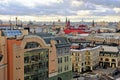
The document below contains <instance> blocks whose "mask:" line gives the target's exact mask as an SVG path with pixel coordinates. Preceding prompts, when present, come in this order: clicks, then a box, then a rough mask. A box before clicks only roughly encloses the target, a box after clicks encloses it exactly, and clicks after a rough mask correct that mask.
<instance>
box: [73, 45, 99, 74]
mask: <svg viewBox="0 0 120 80" xmlns="http://www.w3.org/2000/svg"><path fill="white" fill-rule="evenodd" d="M100 50H101V46H97V47H92V48H85V49H81V50H77V49H71V56H72V69H73V71H74V72H84V71H89V70H93V69H95V68H96V67H97V66H98V65H99V52H100Z"/></svg>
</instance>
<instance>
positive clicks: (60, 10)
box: [0, 0, 120, 20]
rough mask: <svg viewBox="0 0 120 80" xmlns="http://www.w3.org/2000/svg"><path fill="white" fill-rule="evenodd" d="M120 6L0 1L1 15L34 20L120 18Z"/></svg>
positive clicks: (76, 0)
mask: <svg viewBox="0 0 120 80" xmlns="http://www.w3.org/2000/svg"><path fill="white" fill-rule="evenodd" d="M119 4H120V0H109V1H108V0H42V1H41V0H14V1H13V0H0V15H3V16H4V15H6V16H7V15H9V16H28V17H29V18H32V19H35V18H33V17H36V16H41V17H46V16H48V17H49V16H50V17H49V19H50V18H51V17H54V16H60V17H62V18H63V17H66V16H74V17H75V16H79V17H83V18H84V17H86V16H89V17H91V16H102V17H104V16H120V5H119ZM30 16H31V17H30ZM28 17H26V18H28ZM2 18H3V17H2ZM56 18H57V17H56ZM56 18H55V19H56ZM75 18H76V20H77V19H78V18H77V17H75ZM75 18H74V19H75ZM94 18H95V17H94ZM99 18H100V17H99ZM45 19H47V18H45ZM72 19H73V18H72ZM88 19H91V18H88ZM95 19H98V18H95ZM42 20H43V19H42Z"/></svg>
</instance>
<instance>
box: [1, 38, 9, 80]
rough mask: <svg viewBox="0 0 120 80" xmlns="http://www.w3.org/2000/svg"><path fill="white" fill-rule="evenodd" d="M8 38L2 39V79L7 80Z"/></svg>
mask: <svg viewBox="0 0 120 80" xmlns="http://www.w3.org/2000/svg"><path fill="white" fill-rule="evenodd" d="M6 46H7V45H6V38H5V37H0V79H1V80H7V79H8V78H7V48H6Z"/></svg>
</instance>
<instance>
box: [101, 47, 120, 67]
mask: <svg viewBox="0 0 120 80" xmlns="http://www.w3.org/2000/svg"><path fill="white" fill-rule="evenodd" d="M99 59H100V62H99V65H100V66H101V67H103V68H107V67H112V68H116V67H118V66H120V52H119V49H118V47H114V46H102V51H100V57H99Z"/></svg>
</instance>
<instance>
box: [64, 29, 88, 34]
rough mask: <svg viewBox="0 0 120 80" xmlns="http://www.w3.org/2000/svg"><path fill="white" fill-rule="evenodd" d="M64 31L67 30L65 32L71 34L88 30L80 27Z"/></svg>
mask: <svg viewBox="0 0 120 80" xmlns="http://www.w3.org/2000/svg"><path fill="white" fill-rule="evenodd" d="M64 32H65V34H70V33H79V34H83V33H87V32H84V31H83V30H80V29H65V30H64Z"/></svg>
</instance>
